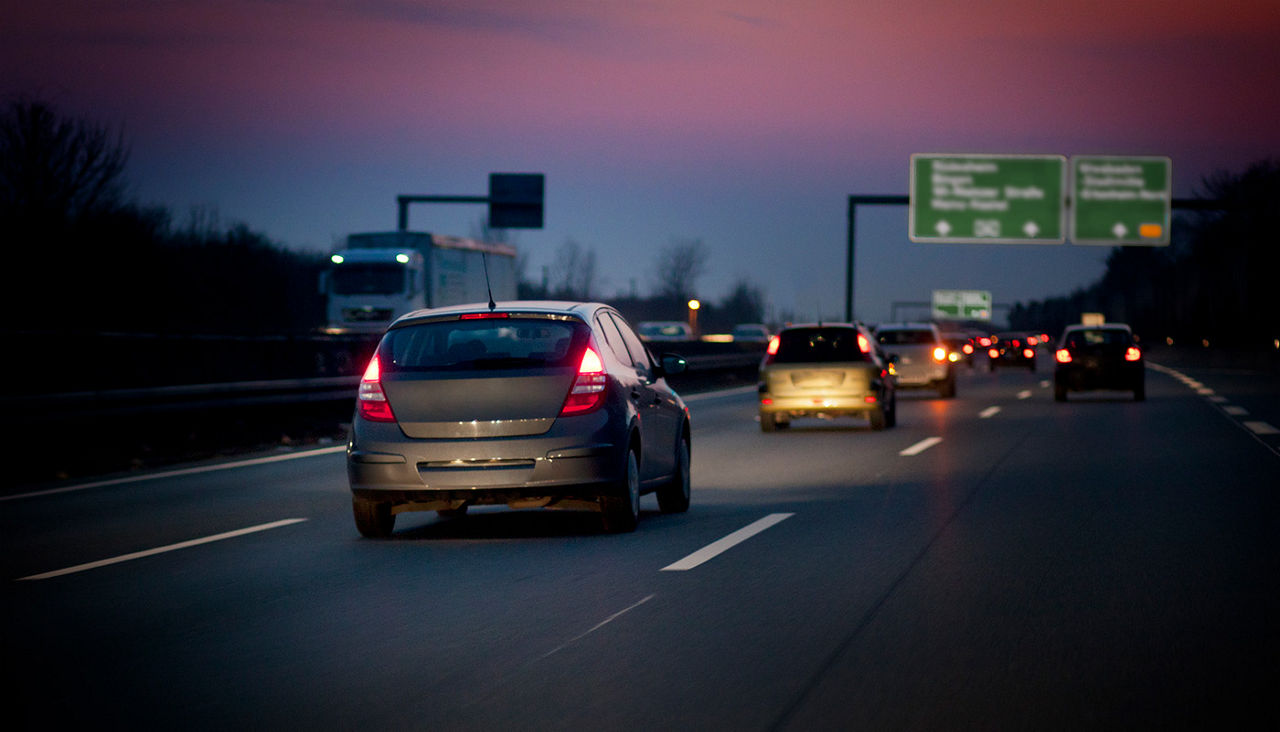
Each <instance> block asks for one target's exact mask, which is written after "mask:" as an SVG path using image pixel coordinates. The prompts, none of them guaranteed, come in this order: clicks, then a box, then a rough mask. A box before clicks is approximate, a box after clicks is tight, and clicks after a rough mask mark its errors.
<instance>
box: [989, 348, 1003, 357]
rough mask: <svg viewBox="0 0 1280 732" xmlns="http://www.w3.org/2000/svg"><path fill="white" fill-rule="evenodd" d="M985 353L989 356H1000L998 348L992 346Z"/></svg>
mask: <svg viewBox="0 0 1280 732" xmlns="http://www.w3.org/2000/svg"><path fill="white" fill-rule="evenodd" d="M987 355H988V356H990V357H991V358H1000V349H998V348H992V349H991V350H990V351H987Z"/></svg>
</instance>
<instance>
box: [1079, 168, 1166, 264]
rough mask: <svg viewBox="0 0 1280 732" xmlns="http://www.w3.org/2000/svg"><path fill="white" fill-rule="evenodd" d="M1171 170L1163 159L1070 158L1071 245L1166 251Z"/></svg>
mask: <svg viewBox="0 0 1280 732" xmlns="http://www.w3.org/2000/svg"><path fill="white" fill-rule="evenodd" d="M1172 168H1173V164H1172V162H1171V161H1170V160H1169V158H1165V157H1114V156H1073V157H1072V158H1071V241H1072V242H1074V243H1076V244H1105V245H1108V246H1115V245H1120V244H1146V245H1148V246H1167V245H1168V244H1169V226H1170V223H1171V213H1172V210H1171V209H1172V206H1173V189H1172V180H1173V174H1172Z"/></svg>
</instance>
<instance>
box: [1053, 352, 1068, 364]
mask: <svg viewBox="0 0 1280 732" xmlns="http://www.w3.org/2000/svg"><path fill="white" fill-rule="evenodd" d="M1053 357H1054V358H1055V359H1056V360H1057V361H1058V363H1071V351H1068V350H1067V349H1065V348H1059V349H1058V350H1057V352H1056V353H1054V354H1053Z"/></svg>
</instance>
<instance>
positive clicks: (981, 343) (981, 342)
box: [978, 336, 991, 348]
mask: <svg viewBox="0 0 1280 732" xmlns="http://www.w3.org/2000/svg"><path fill="white" fill-rule="evenodd" d="M978 345H979V346H982V347H983V348H986V347H987V346H989V345H991V339H990V338H988V337H986V336H983V337H981V338H979V339H978Z"/></svg>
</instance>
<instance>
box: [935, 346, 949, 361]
mask: <svg viewBox="0 0 1280 732" xmlns="http://www.w3.org/2000/svg"><path fill="white" fill-rule="evenodd" d="M933 360H934V361H946V360H947V349H945V348H943V347H942V346H938V347H937V348H935V349H933Z"/></svg>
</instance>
